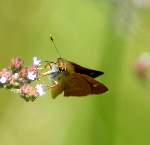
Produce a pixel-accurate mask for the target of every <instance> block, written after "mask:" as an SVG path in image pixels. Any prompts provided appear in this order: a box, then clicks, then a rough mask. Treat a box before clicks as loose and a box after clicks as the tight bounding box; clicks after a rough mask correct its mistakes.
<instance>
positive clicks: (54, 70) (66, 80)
mask: <svg viewBox="0 0 150 145" xmlns="http://www.w3.org/2000/svg"><path fill="white" fill-rule="evenodd" d="M51 40H52V42H53V44H54V41H53V38H52V37H51ZM54 46H55V44H54ZM55 47H56V46H55ZM56 49H57V48H56ZM57 50H58V49H57ZM49 69H50V70H49V71H48V72H46V73H45V75H47V74H49V75H50V78H51V81H52V82H51V86H50V87H51V93H52V97H53V98H56V97H57V96H58V95H59V94H60V93H62V92H64V96H77V97H80V96H87V95H94V94H96V95H98V94H102V93H104V92H106V91H107V90H108V88H107V87H106V86H105V85H104V84H102V83H100V82H99V81H97V80H95V79H94V78H96V77H98V76H100V75H102V74H103V72H101V71H97V70H92V69H88V68H85V67H82V66H80V65H78V64H76V63H74V62H71V61H68V60H66V59H63V58H58V59H57V61H56V62H51V63H49Z"/></svg>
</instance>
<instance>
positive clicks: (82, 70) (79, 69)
mask: <svg viewBox="0 0 150 145" xmlns="http://www.w3.org/2000/svg"><path fill="white" fill-rule="evenodd" d="M70 63H71V64H72V65H73V66H74V70H75V72H76V73H80V74H85V75H88V76H90V77H92V78H96V77H98V76H100V75H102V74H104V72H102V71H97V70H93V69H89V68H86V67H83V66H80V65H78V64H76V63H74V62H70Z"/></svg>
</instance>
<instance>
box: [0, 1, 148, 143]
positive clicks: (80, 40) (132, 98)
mask: <svg viewBox="0 0 150 145" xmlns="http://www.w3.org/2000/svg"><path fill="white" fill-rule="evenodd" d="M149 20H150V2H149V1H146V0H143V1H142V0H126V1H123V0H82V1H81V0H7V1H6V0H0V60H1V63H0V67H1V68H3V67H6V66H8V64H9V61H10V59H11V58H12V57H13V56H21V57H22V58H23V59H24V60H25V62H26V64H27V65H30V64H31V61H32V57H33V56H38V57H40V58H41V59H42V60H50V61H54V60H55V59H56V58H57V57H59V56H58V54H57V53H56V50H55V49H54V47H53V46H52V44H51V43H50V40H49V33H51V34H52V35H53V36H54V38H55V42H56V45H57V47H58V48H59V50H60V52H61V55H62V56H63V57H64V58H67V59H68V60H71V61H74V62H76V63H79V64H80V65H83V66H86V67H89V68H93V69H99V70H103V71H104V72H105V75H103V76H102V77H99V78H98V80H100V81H102V82H103V83H105V84H106V85H107V86H108V87H109V92H107V93H105V94H103V95H101V96H89V97H83V98H73V97H70V98H65V97H63V95H60V96H58V98H56V99H55V100H53V99H52V98H51V95H50V92H48V93H47V95H46V96H44V97H42V98H39V99H37V100H36V101H35V102H33V103H26V102H25V101H24V100H23V99H21V98H20V97H19V96H18V95H16V94H13V93H11V92H9V91H7V90H4V89H1V90H0V145H150V94H149V93H150V91H149V90H147V89H145V88H144V87H143V86H142V85H141V83H140V82H139V81H138V80H137V79H136V77H135V74H134V63H135V60H136V59H137V57H138V56H139V55H140V54H141V53H142V52H144V51H149V50H150V41H149V39H150V27H149V26H150V21H149Z"/></svg>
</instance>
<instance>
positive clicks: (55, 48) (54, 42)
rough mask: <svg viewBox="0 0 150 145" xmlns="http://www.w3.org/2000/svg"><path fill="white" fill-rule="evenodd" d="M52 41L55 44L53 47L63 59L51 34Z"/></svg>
mask: <svg viewBox="0 0 150 145" xmlns="http://www.w3.org/2000/svg"><path fill="white" fill-rule="evenodd" d="M50 40H51V41H52V43H53V45H54V47H55V49H56V51H57V53H58V55H59V57H60V58H61V55H60V52H59V50H58V48H57V47H56V45H55V42H54V39H53V37H52V35H51V34H50Z"/></svg>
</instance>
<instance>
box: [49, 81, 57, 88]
mask: <svg viewBox="0 0 150 145" xmlns="http://www.w3.org/2000/svg"><path fill="white" fill-rule="evenodd" d="M57 84H58V82H57V81H56V80H53V83H52V84H51V85H50V88H53V87H55V86H56V85H57Z"/></svg>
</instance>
